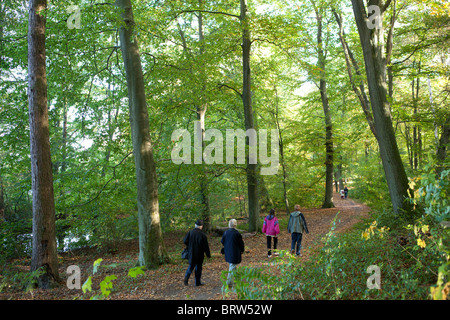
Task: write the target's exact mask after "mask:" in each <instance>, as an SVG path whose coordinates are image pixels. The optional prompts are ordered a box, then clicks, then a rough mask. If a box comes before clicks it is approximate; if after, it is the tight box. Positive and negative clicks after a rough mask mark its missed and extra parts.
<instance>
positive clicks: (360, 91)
mask: <svg viewBox="0 0 450 320" xmlns="http://www.w3.org/2000/svg"><path fill="white" fill-rule="evenodd" d="M333 14H334V17H335V19H336V22H337V24H338V26H339V39H340V41H341V45H342V49H343V51H344V57H345V64H346V66H347V73H348V76H349V80H350V84H351V85H352V89H353V91H354V92H355V94H356V96H357V97H358V99H359V103H360V104H361V107H362V109H363V111H364V115H365V116H366V120H367V123H368V124H369V128H370V131H372V133H373V135H374V136H376V131H375V126H374V124H373V117H372V114H371V112H370V102H369V99H368V98H367V94H366V90H365V87H364V81H363V80H362V76H361V71H360V70H359V65H358V62H357V61H356V59H355V56H354V55H353V52H352V50H350V47H349V46H348V43H347V40H346V39H345V33H344V27H343V25H342V18H341V16H340V15H338V14H337V12H336V10H335V9H333ZM352 66H353V69H355V73H356V74H357V75H358V76H359V78H360V81H359V85H358V86H356V83H355V79H354V77H353V72H352Z"/></svg>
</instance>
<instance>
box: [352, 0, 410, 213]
mask: <svg viewBox="0 0 450 320" xmlns="http://www.w3.org/2000/svg"><path fill="white" fill-rule="evenodd" d="M390 2H391V1H390V0H387V1H386V3H385V4H384V5H383V4H382V2H381V0H371V1H369V5H374V6H377V8H379V11H380V16H379V19H381V21H382V19H383V13H384V12H385V11H386V9H387V7H388V6H389V4H390ZM352 5H353V13H354V16H355V20H356V25H357V27H358V33H359V38H360V42H361V46H362V49H363V55H364V62H365V69H366V76H367V83H368V87H369V96H370V103H371V107H372V112H373V118H374V127H375V131H376V138H377V141H378V145H379V148H380V155H381V160H382V162H383V168H384V173H385V176H386V181H387V185H388V188H389V194H390V196H391V202H392V206H393V210H394V212H395V213H397V214H399V213H400V211H401V210H402V209H406V210H407V208H406V203H405V202H404V200H405V198H407V197H408V196H409V192H408V191H409V184H408V177H407V175H406V172H405V168H404V166H403V162H402V159H401V157H400V152H399V149H398V145H397V141H396V138H395V132H394V129H393V126H392V118H391V111H390V106H389V101H388V97H387V94H388V92H387V88H388V86H387V83H386V67H387V61H388V60H389V57H390V52H389V51H388V52H387V53H385V51H384V43H383V39H384V29H383V27H382V26H377V27H376V28H372V29H369V26H368V19H367V13H366V9H365V7H364V4H363V1H362V0H352ZM390 37H392V33H390V34H389V39H388V40H387V42H388V43H391V41H392V39H391V38H390ZM387 47H388V50H389V48H390V50H392V48H391V47H392V46H387ZM385 54H386V55H385Z"/></svg>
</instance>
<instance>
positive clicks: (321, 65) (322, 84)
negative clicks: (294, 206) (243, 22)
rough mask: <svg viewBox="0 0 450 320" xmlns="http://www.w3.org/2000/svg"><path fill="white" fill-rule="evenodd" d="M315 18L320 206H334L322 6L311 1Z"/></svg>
mask: <svg viewBox="0 0 450 320" xmlns="http://www.w3.org/2000/svg"><path fill="white" fill-rule="evenodd" d="M311 3H312V5H313V7H314V12H315V14H316V20H317V67H318V69H319V75H320V80H319V90H320V99H321V101H322V107H323V113H324V116H325V150H326V156H325V197H324V200H323V203H322V208H334V204H333V200H332V198H333V173H334V172H333V171H334V169H333V123H332V121H331V111H330V105H329V103H328V94H327V80H326V71H325V68H326V61H325V60H326V54H325V52H324V49H323V47H324V44H323V41H322V16H323V6H322V5H321V6H320V7H319V8H318V7H317V6H316V5H315V3H314V1H311Z"/></svg>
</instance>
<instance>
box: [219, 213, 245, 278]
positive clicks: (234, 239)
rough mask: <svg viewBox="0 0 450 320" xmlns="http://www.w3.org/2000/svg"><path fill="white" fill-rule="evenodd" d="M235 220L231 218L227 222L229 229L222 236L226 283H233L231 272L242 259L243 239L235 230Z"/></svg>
mask: <svg viewBox="0 0 450 320" xmlns="http://www.w3.org/2000/svg"><path fill="white" fill-rule="evenodd" d="M236 226H237V221H236V219H231V220H230V221H229V222H228V227H229V229H228V230H227V231H225V232H224V234H223V236H222V240H221V242H222V244H223V249H224V253H225V261H226V262H228V263H229V268H228V277H227V285H228V286H231V285H232V283H233V280H232V277H233V275H232V273H233V270H234V269H235V268H236V266H237V265H238V264H239V263H241V261H242V253H243V252H244V241H243V240H242V235H241V234H240V233H239V231H237V230H236Z"/></svg>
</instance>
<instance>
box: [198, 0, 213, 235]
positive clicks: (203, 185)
mask: <svg viewBox="0 0 450 320" xmlns="http://www.w3.org/2000/svg"><path fill="white" fill-rule="evenodd" d="M198 4H199V7H200V8H201V7H202V6H203V1H202V0H198ZM198 41H199V43H200V52H199V55H200V58H201V56H202V55H203V53H204V44H203V41H204V35H203V15H202V13H201V12H199V13H198ZM202 71H203V70H202ZM203 78H204V79H206V74H203ZM205 91H206V85H205V84H203V85H202V89H201V96H200V97H199V101H200V102H201V105H200V106H199V107H197V120H198V121H200V127H201V130H202V136H201V139H202V140H201V141H202V142H201V146H202V154H203V150H205V145H206V144H205V128H206V124H205V116H206V110H207V108H208V105H207V103H206V102H205V101H203V99H204V95H205ZM200 174H201V178H200V192H201V202H202V219H203V231H205V232H208V231H210V230H211V210H210V206H209V182H208V175H207V172H206V167H205V164H204V162H203V161H202V164H201V172H200Z"/></svg>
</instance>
